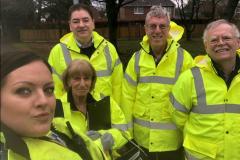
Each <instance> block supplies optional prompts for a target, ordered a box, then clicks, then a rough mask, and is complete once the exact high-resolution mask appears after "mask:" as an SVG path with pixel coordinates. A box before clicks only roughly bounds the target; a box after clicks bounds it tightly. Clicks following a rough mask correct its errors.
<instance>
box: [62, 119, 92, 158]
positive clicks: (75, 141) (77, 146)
mask: <svg viewBox="0 0 240 160" xmlns="http://www.w3.org/2000/svg"><path fill="white" fill-rule="evenodd" d="M66 125H67V128H68V130H69V132H70V133H71V135H72V140H71V146H72V150H73V151H75V152H76V153H78V154H79V155H80V156H81V157H82V158H83V159H86V160H92V157H91V155H90V152H89V151H88V149H87V146H86V144H85V141H84V140H83V138H82V137H81V136H80V135H77V134H76V133H75V132H74V130H73V128H72V126H71V124H70V122H69V121H67V122H66Z"/></svg>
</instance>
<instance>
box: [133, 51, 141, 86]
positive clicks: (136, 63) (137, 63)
mask: <svg viewBox="0 0 240 160" xmlns="http://www.w3.org/2000/svg"><path fill="white" fill-rule="evenodd" d="M139 61H140V51H137V52H136V53H135V63H134V67H135V72H136V75H137V83H138V80H139V76H140V68H139Z"/></svg>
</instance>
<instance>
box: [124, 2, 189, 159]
mask: <svg viewBox="0 0 240 160" xmlns="http://www.w3.org/2000/svg"><path fill="white" fill-rule="evenodd" d="M176 28H177V29H180V32H179V30H175V29H176ZM181 29H183V28H182V27H180V26H178V25H177V24H175V23H174V22H170V17H169V13H168V12H167V11H166V10H165V9H163V8H162V7H161V6H152V7H151V9H150V11H149V12H148V13H147V16H146V20H145V32H146V35H145V36H144V37H143V40H142V42H141V43H140V45H141V49H140V50H139V51H137V52H135V53H134V55H133V56H132V57H131V59H130V61H129V63H128V65H127V68H126V71H125V77H124V80H123V86H122V98H121V107H122V109H123V111H124V113H125V116H126V119H127V121H128V124H129V125H128V126H129V130H130V132H131V133H132V135H133V137H134V140H135V141H136V142H137V143H138V144H139V145H140V146H141V147H142V148H143V149H144V150H145V151H146V152H147V153H148V155H149V159H151V160H181V159H183V152H182V149H181V145H182V138H181V132H180V131H179V130H178V129H177V128H176V126H175V125H174V124H173V123H172V121H171V115H170V111H169V107H170V101H169V93H170V92H171V89H172V86H173V84H174V83H175V81H176V80H177V78H178V76H179V74H180V73H181V72H183V71H185V70H186V69H188V68H190V67H192V65H193V60H192V57H191V55H190V54H189V53H188V52H187V51H186V50H184V49H182V48H181V47H180V45H179V43H177V41H178V40H179V39H180V38H181V36H182V34H183V31H182V30H181ZM176 33H177V34H176Z"/></svg>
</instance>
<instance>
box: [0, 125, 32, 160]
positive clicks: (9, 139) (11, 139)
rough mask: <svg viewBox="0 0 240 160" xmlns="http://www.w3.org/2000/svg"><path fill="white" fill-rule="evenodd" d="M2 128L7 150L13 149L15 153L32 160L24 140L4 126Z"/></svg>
mask: <svg viewBox="0 0 240 160" xmlns="http://www.w3.org/2000/svg"><path fill="white" fill-rule="evenodd" d="M1 127H2V131H3V134H4V137H5V140H6V144H5V147H6V149H11V150H12V151H13V152H15V153H17V154H19V155H21V156H23V157H25V158H26V159H27V160H31V157H30V153H29V149H28V146H27V144H26V143H25V142H24V140H23V139H22V138H21V137H19V136H18V135H16V134H15V133H14V132H13V131H11V130H10V129H8V128H7V127H5V126H4V125H2V126H1Z"/></svg>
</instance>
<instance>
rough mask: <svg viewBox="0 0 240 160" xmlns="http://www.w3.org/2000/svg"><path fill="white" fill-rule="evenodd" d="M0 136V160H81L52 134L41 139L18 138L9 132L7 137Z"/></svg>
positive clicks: (2, 134)
mask: <svg viewBox="0 0 240 160" xmlns="http://www.w3.org/2000/svg"><path fill="white" fill-rule="evenodd" d="M0 136H1V151H0V157H1V160H30V159H31V160H61V159H62V160H65V159H66V160H67V159H69V160H70V159H71V160H82V158H81V157H80V155H79V154H77V153H76V152H73V151H71V150H70V149H68V148H67V147H66V146H65V143H64V142H63V141H62V140H60V139H59V137H58V136H57V135H56V134H53V133H49V134H48V135H47V136H45V137H41V138H26V137H19V136H18V135H16V134H12V133H11V134H10V133H9V132H8V135H5V134H4V133H3V132H1V135H0Z"/></svg>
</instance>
